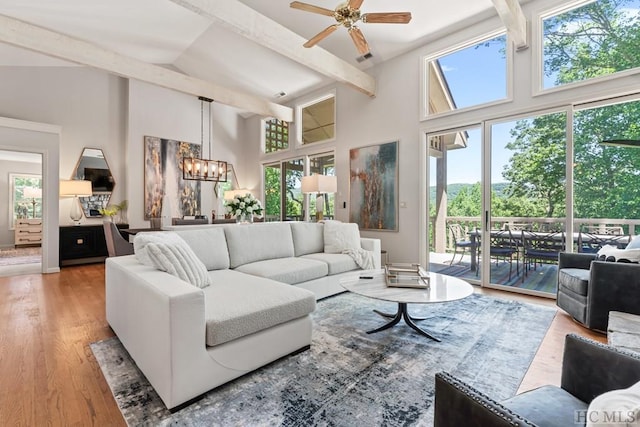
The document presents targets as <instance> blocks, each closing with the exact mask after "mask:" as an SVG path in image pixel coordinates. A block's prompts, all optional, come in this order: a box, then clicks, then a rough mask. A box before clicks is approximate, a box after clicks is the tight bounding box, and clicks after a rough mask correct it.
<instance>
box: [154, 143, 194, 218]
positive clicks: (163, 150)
mask: <svg viewBox="0 0 640 427" xmlns="http://www.w3.org/2000/svg"><path fill="white" fill-rule="evenodd" d="M200 148H201V146H200V145H199V144H191V143H189V142H182V141H175V140H172V139H164V138H157V137H153V136H145V137H144V219H146V220H148V219H151V218H160V217H161V216H162V212H163V211H162V207H163V204H166V206H165V208H168V212H169V213H168V214H169V215H171V217H172V218H173V217H178V218H182V217H183V216H185V215H200V214H201V190H200V181H186V180H183V179H182V158H183V157H200ZM165 215H167V214H165Z"/></svg>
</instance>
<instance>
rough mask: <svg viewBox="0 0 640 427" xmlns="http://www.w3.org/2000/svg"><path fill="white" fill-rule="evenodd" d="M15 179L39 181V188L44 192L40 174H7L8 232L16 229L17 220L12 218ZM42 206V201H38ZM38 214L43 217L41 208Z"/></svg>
mask: <svg viewBox="0 0 640 427" xmlns="http://www.w3.org/2000/svg"><path fill="white" fill-rule="evenodd" d="M16 178H28V179H39V180H40V188H41V189H42V190H43V191H44V189H43V181H42V174H35V173H22V172H9V204H8V206H7V210H8V214H9V230H15V227H16V219H18V218H17V217H15V216H14V214H15V208H16V203H17V201H16V198H15V192H16V184H15V182H16ZM43 198H44V194H43ZM39 203H40V204H41V205H42V199H40V202H39ZM40 209H41V210H40V212H41V216H40V217H42V215H44V213H43V211H42V207H41V208H40ZM27 218H29V209H27Z"/></svg>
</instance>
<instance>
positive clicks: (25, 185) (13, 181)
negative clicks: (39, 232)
mask: <svg viewBox="0 0 640 427" xmlns="http://www.w3.org/2000/svg"><path fill="white" fill-rule="evenodd" d="M9 197H10V201H9V224H10V227H11V229H13V228H14V226H15V223H16V219H18V218H42V176H41V175H32V174H17V173H10V174H9Z"/></svg>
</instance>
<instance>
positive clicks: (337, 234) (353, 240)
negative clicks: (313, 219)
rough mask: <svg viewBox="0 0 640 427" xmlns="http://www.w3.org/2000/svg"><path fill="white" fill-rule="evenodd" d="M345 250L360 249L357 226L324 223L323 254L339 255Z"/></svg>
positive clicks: (331, 222) (337, 222)
mask: <svg viewBox="0 0 640 427" xmlns="http://www.w3.org/2000/svg"><path fill="white" fill-rule="evenodd" d="M347 249H360V230H359V229H358V224H355V223H343V222H340V221H325V223H324V252H325V253H327V254H341V253H342V252H343V251H345V250H347Z"/></svg>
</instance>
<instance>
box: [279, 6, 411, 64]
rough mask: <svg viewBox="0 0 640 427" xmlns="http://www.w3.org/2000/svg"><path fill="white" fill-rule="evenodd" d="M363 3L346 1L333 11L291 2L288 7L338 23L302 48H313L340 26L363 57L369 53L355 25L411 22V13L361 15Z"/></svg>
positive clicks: (330, 26)
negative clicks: (330, 18) (327, 17)
mask: <svg viewBox="0 0 640 427" xmlns="http://www.w3.org/2000/svg"><path fill="white" fill-rule="evenodd" d="M363 1H364V0H348V1H347V2H345V3H341V4H339V5H338V7H336V9H335V10H330V9H325V8H324V7H320V6H314V5H312V4H308V3H302V2H299V1H293V2H291V4H290V6H291V7H292V8H294V9H300V10H304V11H306V12H311V13H317V14H320V15H326V16H332V17H333V18H334V19H335V20H336V21H338V23H337V24H333V25H329V26H328V27H327V28H325V29H324V30H322V31H320V32H319V33H318V34H316V35H315V36H313V37H312V38H310V39H309V40H308V41H307V42H306V43H305V44H304V45H303V46H304V47H312V46H315V45H316V44H318V42H320V41H321V40H322V39H324V38H325V37H327V36H328V35H329V34H331V33H333V32H334V31H335V30H337V29H338V27H339V26H341V25H342V26H344V27H345V28H346V29H347V31H348V32H349V35H350V36H351V39H352V40H353V43H354V44H355V45H356V48H357V49H358V52H360V54H362V55H365V54H367V53H369V44H368V43H367V40H366V39H365V38H364V34H362V31H360V28H358V27H357V26H356V25H355V24H356V23H357V22H358V21H362V22H364V23H371V24H408V23H409V21H411V12H377V13H361V12H360V6H361V5H362V2H363Z"/></svg>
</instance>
